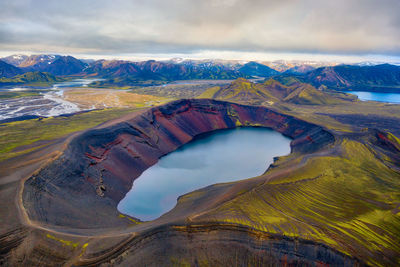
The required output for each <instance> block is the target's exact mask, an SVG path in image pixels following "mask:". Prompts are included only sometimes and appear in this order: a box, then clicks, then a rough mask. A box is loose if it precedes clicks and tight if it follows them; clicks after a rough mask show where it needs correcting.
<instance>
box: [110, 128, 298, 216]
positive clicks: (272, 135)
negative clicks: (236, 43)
mask: <svg viewBox="0 0 400 267" xmlns="http://www.w3.org/2000/svg"><path fill="white" fill-rule="evenodd" d="M290 141H291V140H290V139H289V138H287V137H285V136H283V135H282V134H280V133H278V132H275V131H273V130H270V129H267V128H251V127H246V128H236V129H230V130H220V131H215V132H211V133H208V134H205V135H201V136H200V137H197V138H195V139H194V140H193V141H192V142H189V143H188V144H186V145H184V146H182V147H181V148H179V149H178V150H176V151H174V152H172V153H170V154H168V155H166V156H164V157H162V158H161V159H160V160H159V162H158V163H156V164H155V165H153V166H152V167H150V168H149V169H147V170H146V171H144V172H143V173H142V175H141V176H140V177H138V178H137V179H136V180H135V181H134V183H133V186H132V189H131V190H130V191H129V192H128V193H127V195H126V196H125V198H124V199H122V200H121V202H120V203H119V205H118V210H119V211H120V212H122V213H125V214H128V215H131V216H133V217H136V218H139V219H141V220H153V219H156V218H158V217H159V216H161V215H162V214H164V213H165V212H167V211H169V210H171V209H172V208H173V207H174V206H175V205H176V202H177V198H178V197H179V196H181V195H184V194H186V193H189V192H191V191H194V190H196V189H199V188H203V187H205V186H208V185H212V184H216V183H224V182H231V181H237V180H241V179H245V178H250V177H255V176H259V175H261V174H263V173H264V172H265V171H266V170H267V169H268V167H269V165H270V164H271V163H272V162H273V158H274V157H276V156H283V155H287V154H289V153H290Z"/></svg>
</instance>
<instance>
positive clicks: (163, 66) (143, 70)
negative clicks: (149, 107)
mask: <svg viewBox="0 0 400 267" xmlns="http://www.w3.org/2000/svg"><path fill="white" fill-rule="evenodd" d="M85 73H87V74H88V75H94V76H100V77H103V78H105V79H106V80H105V81H101V82H97V83H95V84H93V86H105V85H111V84H113V83H116V82H117V83H118V85H119V86H133V85H140V84H143V83H149V82H151V81H154V82H155V83H160V82H168V81H175V80H195V79H210V80H215V79H225V80H229V79H236V78H239V77H249V75H245V74H243V73H241V72H240V71H238V70H237V69H234V68H232V67H230V66H226V65H224V64H219V63H212V62H200V63H193V62H182V63H174V62H161V61H155V60H149V61H142V62H127V61H121V60H113V61H106V60H99V61H96V62H95V63H93V64H91V65H90V66H89V67H88V68H86V69H85Z"/></svg>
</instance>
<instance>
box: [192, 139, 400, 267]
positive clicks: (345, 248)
mask: <svg viewBox="0 0 400 267" xmlns="http://www.w3.org/2000/svg"><path fill="white" fill-rule="evenodd" d="M336 145H337V146H338V147H339V150H340V152H339V155H330V156H322V157H315V158H310V159H304V160H305V164H304V165H303V166H302V167H300V168H297V169H295V170H294V171H292V172H291V173H290V174H289V175H283V176H282V177H281V178H276V179H273V180H271V181H267V182H265V183H263V184H261V185H259V186H257V187H256V188H253V189H252V190H250V191H247V192H244V193H242V194H240V195H238V196H237V197H235V198H233V199H232V200H229V201H227V202H225V203H224V204H223V205H221V206H219V207H218V208H216V209H214V210H212V211H210V212H209V213H207V214H205V215H202V216H201V217H202V218H204V217H203V216H205V217H208V218H210V217H211V218H214V220H216V221H219V222H229V223H235V224H240V225H246V226H250V227H253V228H255V229H258V230H262V231H266V232H268V233H275V234H280V235H285V236H289V237H300V238H304V239H308V240H313V241H316V242H321V243H324V244H327V245H329V246H331V247H333V248H335V249H338V250H339V251H342V252H343V253H345V254H347V255H353V256H357V257H359V258H362V259H363V260H364V261H366V262H367V263H368V264H371V265H375V266H382V265H383V263H382V262H386V263H387V262H390V260H388V258H390V255H391V251H400V244H399V242H398V240H399V236H400V210H399V206H400V174H399V173H398V172H395V171H394V170H392V169H390V168H389V167H387V166H386V165H385V164H384V163H383V162H381V161H379V160H377V158H376V157H375V155H374V154H373V152H371V147H370V145H368V144H362V143H360V142H357V141H353V140H348V139H344V140H343V141H341V142H338V144H336ZM198 219H200V220H201V218H198ZM354 251H357V253H358V254H357V255H354ZM379 255H385V257H386V259H385V261H382V259H380V257H382V256H379ZM390 263H391V264H393V266H394V265H398V264H400V262H390Z"/></svg>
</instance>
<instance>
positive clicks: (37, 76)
mask: <svg viewBox="0 0 400 267" xmlns="http://www.w3.org/2000/svg"><path fill="white" fill-rule="evenodd" d="M63 80H64V79H61V78H57V77H55V76H53V75H51V74H50V73H46V72H40V71H34V72H26V73H24V74H20V75H16V76H14V77H12V78H0V83H1V84H20V83H21V84H33V83H46V84H47V83H55V82H60V81H63Z"/></svg>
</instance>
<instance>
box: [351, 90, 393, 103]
mask: <svg viewBox="0 0 400 267" xmlns="http://www.w3.org/2000/svg"><path fill="white" fill-rule="evenodd" d="M346 93H349V94H353V95H356V96H358V98H359V99H360V100H363V101H379V102H388V103H396V104H400V94H394V93H375V92H362V91H349V92H346Z"/></svg>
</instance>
